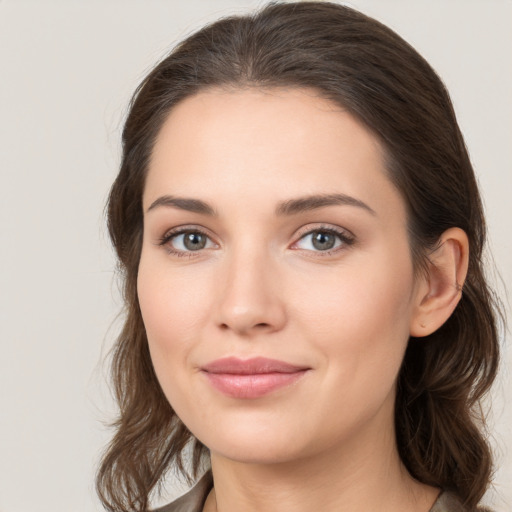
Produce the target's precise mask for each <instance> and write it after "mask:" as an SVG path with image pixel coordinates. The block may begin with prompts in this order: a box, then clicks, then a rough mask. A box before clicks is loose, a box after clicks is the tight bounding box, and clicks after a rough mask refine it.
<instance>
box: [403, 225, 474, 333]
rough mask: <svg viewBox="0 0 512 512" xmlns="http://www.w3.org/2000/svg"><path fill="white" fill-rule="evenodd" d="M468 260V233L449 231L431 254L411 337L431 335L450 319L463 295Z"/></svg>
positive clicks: (415, 312) (418, 294) (422, 278)
mask: <svg viewBox="0 0 512 512" xmlns="http://www.w3.org/2000/svg"><path fill="white" fill-rule="evenodd" d="M468 261H469V242H468V237H467V235H466V233H465V232H464V231H463V230H462V229H460V228H450V229H448V230H446V231H445V232H444V233H443V234H442V235H441V238H440V239H439V243H438V245H437V247H436V249H435V250H434V251H433V252H432V253H431V254H429V255H428V260H427V269H426V272H425V274H424V275H423V276H422V277H420V278H419V280H420V282H419V283H418V284H417V293H416V297H415V300H416V304H415V308H414V312H413V315H412V317H411V327H410V335H411V336H415V337H422V336H428V335H429V334H432V333H433V332H435V331H436V330H437V329H439V327H441V326H442V325H443V324H444V323H445V322H446V321H447V320H448V318H450V316H451V314H452V313H453V311H454V309H455V308H456V306H457V304H458V303H459V300H460V298H461V296H462V286H463V283H464V281H465V279H466V274H467V271H468Z"/></svg>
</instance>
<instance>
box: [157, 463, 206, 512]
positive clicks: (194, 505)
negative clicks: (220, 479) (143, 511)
mask: <svg viewBox="0 0 512 512" xmlns="http://www.w3.org/2000/svg"><path fill="white" fill-rule="evenodd" d="M212 486H213V478H212V474H211V472H210V471H208V472H206V473H205V475H204V476H203V477H202V478H201V479H200V480H199V481H198V482H197V484H196V485H194V487H193V488H192V489H191V490H190V491H188V492H187V493H186V494H184V495H183V496H181V497H180V498H178V499H177V500H175V501H173V502H172V503H169V504H168V505H165V506H164V507H161V508H158V509H156V510H154V511H153V512H202V510H203V505H204V502H205V501H206V497H207V496H208V493H209V492H210V490H211V488H212Z"/></svg>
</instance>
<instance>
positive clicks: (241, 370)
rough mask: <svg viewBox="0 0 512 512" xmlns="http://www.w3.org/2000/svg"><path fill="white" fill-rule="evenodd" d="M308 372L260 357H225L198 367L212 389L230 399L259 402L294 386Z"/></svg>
mask: <svg viewBox="0 0 512 512" xmlns="http://www.w3.org/2000/svg"><path fill="white" fill-rule="evenodd" d="M308 370H309V368H307V367H304V366H295V365H292V364H289V363H285V362H284V361H278V360H276V359H267V358H264V357H255V358H252V359H246V360H242V359H238V358H236V357H226V358H223V359H217V360H216V361H212V362H211V363H208V364H206V365H204V366H202V367H201V371H202V372H203V373H204V375H205V376H206V377H207V378H208V380H209V382H210V384H211V385H212V386H213V387H214V388H215V389H217V390H218V391H220V392H221V393H223V394H225V395H228V396H231V397H233V398H260V397H262V396H265V395H267V394H269V393H272V392H273V391H276V390H277V389H280V388H283V387H285V386H289V385H291V384H293V383H295V382H296V381H297V380H299V379H300V378H301V377H303V376H304V374H305V373H306V372H307V371H308Z"/></svg>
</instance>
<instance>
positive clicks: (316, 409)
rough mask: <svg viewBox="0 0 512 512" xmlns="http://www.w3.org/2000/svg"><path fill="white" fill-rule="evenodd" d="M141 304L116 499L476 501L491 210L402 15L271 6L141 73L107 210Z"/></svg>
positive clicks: (122, 378) (141, 504)
mask: <svg viewBox="0 0 512 512" xmlns="http://www.w3.org/2000/svg"><path fill="white" fill-rule="evenodd" d="M108 216H109V228H110V233H111V237H112V240H113V243H114V246H115V248H116V251H117V254H118V257H119V260H120V264H121V268H122V269H123V271H124V276H125V300H126V306H127V317H126V322H125V325H124V329H123V331H122V333H121V335H120V337H119V340H118V343H117V345H116V349H115V353H114V359H113V376H114V383H115V386H116V392H117V397H118V401H119V404H120V417H119V420H118V422H117V432H116V435H115V437H114V439H113V441H112V443H111V445H110V447H109V450H108V451H107V453H106V454H105V457H104V459H103V463H102V466H101V468H100V471H99V474H98V482H97V483H98V490H99V493H100V497H101V499H102V500H103V503H104V505H105V506H106V507H107V509H109V510H116V511H135V510H137V511H145V510H147V509H148V506H149V494H150V492H151V491H152V490H153V489H154V488H155V486H157V484H158V483H159V482H160V481H161V478H162V476H163V475H164V473H165V472H166V471H167V470H169V469H170V468H172V467H177V468H178V469H179V470H181V471H182V472H184V473H186V470H185V466H186V465H187V464H186V463H185V462H184V459H183V454H184V450H185V449H186V448H187V447H191V448H192V454H193V455H192V461H191V474H192V476H194V477H196V476H197V474H198V471H199V470H200V468H201V465H202V463H205V464H207V465H208V464H211V471H208V472H207V474H206V476H205V477H204V478H203V479H202V480H201V482H200V483H199V484H198V485H197V486H196V487H195V488H194V490H192V491H191V493H190V494H188V495H187V496H185V497H184V498H182V499H180V500H178V501H177V502H175V503H174V504H171V505H169V506H167V507H164V508H163V509H162V511H165V512H169V511H196V510H197V511H200V510H204V511H205V512H209V511H215V510H217V511H219V512H230V511H235V510H244V511H252V510H266V511H272V510H276V511H278V510H279V511H287V510H294V511H302V510H310V509H312V508H317V509H319V510H324V511H330V510H336V511H342V510H350V511H352V512H354V511H359V510H361V511H362V510H380V511H384V512H386V511H388V510H389V511H394V512H397V511H402V510H403V511H417V512H427V511H429V510H431V511H448V512H455V511H465V510H468V511H471V510H475V509H476V507H477V504H478V502H479V501H480V499H481V498H482V496H483V494H484V492H485V490H486V489H487V487H488V485H489V483H490V475H491V471H492V458H491V453H490V450H489V447H488V445H487V443H486V440H485V436H484V435H483V433H482V432H483V431H484V430H483V429H484V425H483V420H482V419H481V415H480V416H478V414H475V413H478V410H479V409H478V404H479V400H480V398H481V397H482V396H483V395H484V394H485V392H486V391H487V390H488V389H489V387H490V385H491V384H492V381H493V379H494V377H495V374H496V370H497V365H498V342H497V327H496V311H497V308H496V306H495V304H494V301H493V295H492V293H491V291H490V290H489V288H488V286H487V283H486V281H485V279H484V276H483V270H482V262H481V256H482V249H483V245H484V240H485V223H484V218H483V213H482V206H481V201H480V197H479V193H478V188H477V185H476V182H475V178H474V174H473V170H472V168H471V164H470V162H469V158H468V155H467V152H466V149H465V146H464V141H463V138H462V135H461V133H460V130H459V128H458V126H457V122H456V119H455V116H454V113H453V108H452V105H451V102H450V99H449V96H448V93H447V92H446V90H445V88H444V87H443V85H442V83H441V81H440V80H439V78H438V77H437V75H436V74H435V73H434V71H433V70H432V69H431V68H430V66H429V65H428V64H427V63H426V62H425V60H424V59H423V58H422V57H421V56H419V55H418V54H417V53H416V52H415V50H413V49H412V48H411V47H410V46H409V45H408V44H407V43H406V42H404V41H403V40H402V39H401V38H400V37H399V36H397V35H396V34H395V33H393V32H392V31H391V30H390V29H388V28H387V27H385V26H383V25H381V24H380V23H378V22H376V21H375V20H372V19H370V18H368V17H366V16H364V15H362V14H360V13H358V12H356V11H354V10H352V9H349V8H347V7H342V6H339V5H336V4H331V3H327V2H325V3H314V2H302V3H297V4H293V3H287V4H272V5H269V6H267V7H266V8H264V9H263V10H262V11H261V12H259V13H256V14H255V15H254V16H246V17H235V18H229V19H224V20H220V21H218V22H217V23H214V24H213V25H211V26H208V27H205V28H204V29H202V30H200V31H199V32H197V33H196V34H194V35H192V36H191V37H189V38H188V39H187V40H186V41H184V42H183V43H182V44H181V45H179V46H178V47H177V48H176V49H175V50H174V51H173V52H172V53H171V54H170V55H169V56H168V57H167V58H165V59H164V60H163V61H162V62H161V63H160V64H159V65H158V66H157V67H156V68H155V69H154V70H153V71H152V72H151V73H150V74H149V75H148V77H147V78H146V79H145V80H144V81H143V83H142V84H141V85H140V87H139V88H138V90H137V91H136V94H135V96H134V99H133V102H132V105H131V109H130V112H129V115H128V118H127V120H126V124H125V128H124V132H123V160H122V165H121V170H120V172H119V175H118V177H117V179H116V181H115V183H114V185H113V188H112V191H111V195H110V198H109V206H108Z"/></svg>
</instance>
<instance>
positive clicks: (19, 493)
mask: <svg viewBox="0 0 512 512" xmlns="http://www.w3.org/2000/svg"><path fill="white" fill-rule="evenodd" d="M263 3H264V2H262V1H256V0H215V1H207V0H202V1H201V0H186V1H184V0H181V1H178V0H167V1H164V0H160V1H157V0H111V1H106V0H102V1H100V0H82V1H78V0H75V1H73V0H61V1H58V0H32V1H29V0H0V66H1V75H0V147H1V149H0V173H1V182H0V183H1V185H0V186H1V188H0V194H1V203H0V204H1V206H0V211H1V224H0V229H1V231H0V240H1V244H2V246H1V251H0V262H1V264H0V294H1V305H0V315H1V318H0V329H1V333H0V336H1V337H0V339H1V352H0V512H33V511H35V510H40V511H43V512H46V511H48V512H50V511H51V512H61V511H62V512H73V511H78V512H86V511H87V512H89V511H95V510H100V505H99V503H98V501H97V499H96V497H95V495H94V491H93V474H94V468H95V465H96V463H97V460H98V455H99V452H100V450H101V447H102V446H103V445H104V443H105V442H106V441H107V439H108V432H107V430H106V428H105V427H104V426H103V423H102V422H104V421H106V420H108V419H111V418H112V412H113V406H112V403H111V400H110V397H109V392H108V389H107V387H106V385H105V382H104V378H105V374H106V370H105V368H104V367H103V366H102V364H101V360H102V358H103V357H104V354H105V352H106V351H107V350H108V347H109V346H110V345H111V343H112V340H113V338H114V336H115V332H116V330H117V328H118V326H119V321H117V323H116V322H115V316H116V313H117V312H118V310H119V307H120V301H119V298H118V293H117V287H116V284H115V278H114V272H113V270H114V266H115V265H114V261H113V258H112V252H111V249H110V247H109V243H108V240H107V238H106V234H105V229H104V221H103V212H102V209H103V206H104V202H105V199H106V195H107V191H108V188H109V185H110V183H111V181H112V180H113V178H114V175H115V173H116V168H117V165H118V162H119V130H120V126H121V124H122V120H123V116H124V113H125V110H126V105H127V102H128V99H129V97H130V94H131V93H132V91H133V90H134V88H135V86H136V85H137V83H138V82H139V80H140V79H141V78H142V77H143V76H144V74H145V72H146V71H147V70H148V69H149V68H150V67H151V66H152V65H153V64H154V63H155V62H156V61H157V60H158V59H159V58H160V57H161V56H162V55H163V54H164V53H165V52H166V50H167V49H168V48H169V47H170V46H172V44H173V43H175V42H176V41H177V40H179V39H181V38H183V37H184V36H185V35H187V34H188V33H190V32H191V31H192V30H193V29H195V28H198V27H200V26H201V25H203V24H204V23H205V22H207V21H210V20H213V19H215V18H217V17H219V16H220V15H226V14H230V13H234V12H244V11H246V10H247V9H249V8H252V7H256V6H259V5H262V4H263ZM350 4H351V5H353V6H355V7H357V8H359V9H360V10H362V11H363V12H365V13H367V14H369V15H372V16H374V17H376V18H378V19H380V20H381V21H383V22H385V23H386V24H388V25H389V26H391V27H392V28H394V29H395V30H396V31H397V32H398V33H400V34H401V35H402V36H403V37H405V38H406V39H407V40H408V41H409V42H411V43H412V44H413V45H414V46H415V47H416V48H417V49H418V50H419V51H420V53H422V54H423V55H424V56H425V57H426V58H427V59H428V60H429V61H430V62H431V64H432V65H433V66H434V68H435V69H436V70H437V71H438V72H439V73H440V75H441V76H442V77H443V78H444V80H445V82H446V84H447V85H448V88H449V90H450V91H451V93H452V97H453V100H454V103H455V107H456V110H457V113H458V116H459V120H460V124H461V126H462V129H463V132H464V134H465V136H466V141H467V144H468V146H469V149H470V153H471V157H472V160H473V162H474V165H475V168H476V171H477V173H478V176H479V180H480V183H481V186H482V189H483V193H484V197H485V203H486V207H487V214H488V220H489V227H490V234H491V242H492V249H493V253H494V257H495V260H496V263H497V265H498V267H499V268H500V271H501V275H502V278H503V281H504V282H505V283H507V286H508V288H509V289H511V288H512V286H511V285H512V250H511V241H512V207H511V205H512V200H511V198H510V195H511V190H512V172H511V163H512V151H511V147H512V72H511V62H512V2H511V1H509V0H501V1H500V0H480V1H475V0H473V1H471V0H410V1H406V0H403V1H391V0H354V1H353V2H351V3H350ZM507 309H509V310H510V307H509V306H507ZM511 367H512V360H511V351H510V349H509V350H507V351H505V358H504V363H503V367H502V373H501V377H500V381H499V383H498V386H497V387H496V390H495V393H494V398H493V402H494V406H495V409H494V411H495V412H494V421H495V429H494V437H495V447H496V451H497V453H498V461H499V463H500V469H499V471H498V473H497V476H496V491H497V492H495V493H490V494H489V496H488V501H489V502H490V503H493V504H494V506H495V507H496V509H497V510H499V511H506V510H510V508H512V405H511V402H512V389H511V379H510V368H511ZM507 402H508V403H507Z"/></svg>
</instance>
